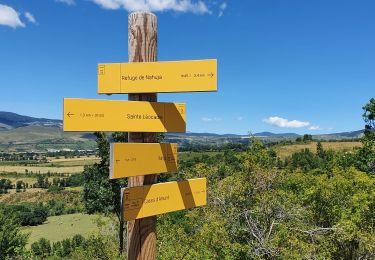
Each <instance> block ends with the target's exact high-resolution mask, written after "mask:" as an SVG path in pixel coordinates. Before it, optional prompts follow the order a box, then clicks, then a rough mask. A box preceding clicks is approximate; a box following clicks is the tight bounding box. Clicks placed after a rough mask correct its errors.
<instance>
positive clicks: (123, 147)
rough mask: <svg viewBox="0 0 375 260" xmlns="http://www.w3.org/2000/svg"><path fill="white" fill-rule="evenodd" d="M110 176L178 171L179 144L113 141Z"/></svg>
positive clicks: (119, 176) (122, 176) (112, 177)
mask: <svg viewBox="0 0 375 260" xmlns="http://www.w3.org/2000/svg"><path fill="white" fill-rule="evenodd" d="M109 163H110V164H109V169H110V178H111V179H117V178H126V177H131V176H137V175H147V174H156V173H164V172H177V144H167V143H164V144H136V143H112V144H111V146H110V162H109Z"/></svg>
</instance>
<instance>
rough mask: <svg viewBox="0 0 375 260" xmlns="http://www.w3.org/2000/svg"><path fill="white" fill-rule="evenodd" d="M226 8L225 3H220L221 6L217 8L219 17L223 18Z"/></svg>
mask: <svg viewBox="0 0 375 260" xmlns="http://www.w3.org/2000/svg"><path fill="white" fill-rule="evenodd" d="M227 6H228V5H227V3H226V2H223V3H221V5H220V6H219V9H220V11H219V17H222V16H223V14H224V10H225V9H226V8H227Z"/></svg>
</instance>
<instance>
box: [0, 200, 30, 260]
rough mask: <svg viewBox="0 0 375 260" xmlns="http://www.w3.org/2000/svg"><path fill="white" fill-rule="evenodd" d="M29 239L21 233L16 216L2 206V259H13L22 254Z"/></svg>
mask: <svg viewBox="0 0 375 260" xmlns="http://www.w3.org/2000/svg"><path fill="white" fill-rule="evenodd" d="M27 237H28V235H25V234H22V233H21V232H20V224H19V222H18V220H17V217H16V215H15V214H14V213H13V212H12V211H9V210H7V209H4V208H2V207H1V206H0V259H6V258H13V257H15V256H17V255H18V254H19V253H21V252H22V251H23V250H24V249H25V245H26V242H27Z"/></svg>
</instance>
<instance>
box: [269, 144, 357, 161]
mask: <svg viewBox="0 0 375 260" xmlns="http://www.w3.org/2000/svg"><path fill="white" fill-rule="evenodd" d="M316 144H317V143H316V142H311V143H307V144H292V145H281V146H275V147H274V149H275V150H276V153H277V155H278V156H279V157H280V158H285V157H287V156H290V155H292V154H293V153H295V152H298V151H300V150H302V149H305V148H308V149H310V151H312V152H314V153H315V152H316ZM322 145H323V149H325V150H333V151H346V150H351V149H353V148H354V147H360V146H361V145H362V143H361V142H322Z"/></svg>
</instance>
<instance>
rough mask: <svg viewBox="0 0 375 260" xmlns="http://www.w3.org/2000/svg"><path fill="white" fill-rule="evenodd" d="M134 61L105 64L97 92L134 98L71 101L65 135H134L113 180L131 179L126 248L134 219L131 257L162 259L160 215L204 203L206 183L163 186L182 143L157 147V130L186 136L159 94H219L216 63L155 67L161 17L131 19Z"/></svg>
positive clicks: (178, 114)
mask: <svg viewBox="0 0 375 260" xmlns="http://www.w3.org/2000/svg"><path fill="white" fill-rule="evenodd" d="M128 26H129V28H128V32H129V34H128V41H129V42H128V46H129V48H128V51H129V55H128V56H129V63H113V64H99V65H98V93H99V94H116V93H119V94H121V93H128V94H129V95H128V99H129V101H119V100H90V99H71V98H65V99H64V112H63V114H64V116H63V118H64V124H63V125H64V131H84V132H92V131H109V132H114V131H119V132H129V135H128V137H129V138H128V141H129V143H113V144H111V148H110V176H109V178H111V179H117V178H126V177H127V178H128V187H127V188H123V189H122V191H121V198H122V199H121V206H122V210H121V214H122V219H121V221H120V232H119V240H120V247H119V248H120V251H121V252H122V249H123V244H122V243H123V226H124V221H123V220H124V219H125V220H127V221H128V222H127V231H128V234H127V243H128V245H127V259H130V260H134V259H141V260H145V259H156V215H158V214H163V213H167V212H172V211H177V210H182V209H188V208H193V207H198V206H204V205H206V203H207V194H206V193H207V191H206V189H207V187H206V186H207V184H206V179H205V178H199V179H191V180H185V181H180V182H168V183H159V184H156V181H157V174H159V173H165V172H176V171H177V170H178V168H177V145H176V144H166V143H163V144H160V143H157V133H160V132H185V131H186V115H185V114H186V108H185V104H182V103H158V102H157V94H156V93H157V92H191V91H216V90H217V62H216V60H195V61H174V62H156V60H157V55H156V53H157V19H156V16H155V15H154V14H151V13H147V12H135V13H132V14H130V15H129V17H128Z"/></svg>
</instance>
